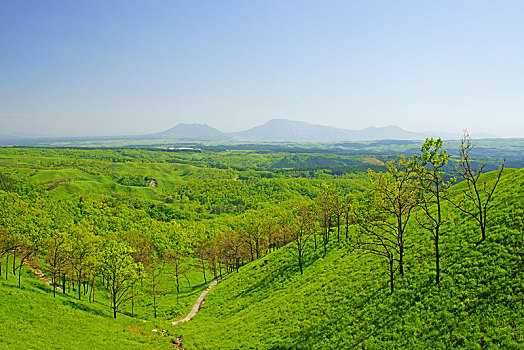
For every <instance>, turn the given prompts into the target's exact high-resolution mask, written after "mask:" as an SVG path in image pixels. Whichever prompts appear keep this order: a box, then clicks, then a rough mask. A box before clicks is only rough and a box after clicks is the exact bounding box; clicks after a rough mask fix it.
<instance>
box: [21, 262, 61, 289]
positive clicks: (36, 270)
mask: <svg viewBox="0 0 524 350" xmlns="http://www.w3.org/2000/svg"><path fill="white" fill-rule="evenodd" d="M29 267H30V268H31V270H33V273H34V274H35V275H36V277H38V279H39V280H40V281H42V282H44V283H45V284H47V285H49V286H51V287H52V286H53V282H52V281H51V280H50V279H49V278H48V277H47V276H46V275H44V273H43V272H42V270H40V269H39V268H38V266H37V265H36V263H35V262H34V261H29ZM56 290H59V291H62V288H60V287H58V286H56Z"/></svg>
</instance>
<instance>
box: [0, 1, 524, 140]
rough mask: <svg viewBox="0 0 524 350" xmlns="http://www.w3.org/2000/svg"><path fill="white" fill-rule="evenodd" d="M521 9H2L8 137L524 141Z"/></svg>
mask: <svg viewBox="0 0 524 350" xmlns="http://www.w3.org/2000/svg"><path fill="white" fill-rule="evenodd" d="M523 13H524V2H522V1H504V0H501V1H482V0H470V1H468V0H461V1H456V0H453V1H429V0H428V1H424V0H413V1H409V0H401V1H391V0H387V1H374V0H370V1H363V0H362V1H349V0H344V1H329V0H328V1H307V0H300V1H286V0H277V1H270V0H267V1H243V0H239V1H227V0H223V1H198V0H196V1H175V0H166V1H156V0H152V1H131V0H122V1H111V0H104V1H98V0H90V1H53V0H49V1H40V0H38V1H30V0H27V1H15V0H6V1H2V2H1V3H0V52H1V54H0V135H18V136H22V135H23V136H101V135H125V134H148V133H154V132H160V131H163V130H166V129H169V128H171V127H173V126H175V125H177V124H178V123H205V124H208V125H210V126H212V127H215V128H218V129H219V130H221V131H225V132H230V131H239V130H243V129H247V128H250V127H254V126H256V125H260V124H262V123H264V122H266V121H268V120H269V119H272V118H286V119H291V120H301V121H306V122H310V123H313V124H321V125H330V126H335V127H340V128H347V129H363V128H366V127H369V126H376V127H380V126H388V125H398V126H400V127H402V128H404V129H407V130H411V131H446V132H455V133H461V132H462V130H464V129H467V130H468V131H470V132H472V133H473V132H486V133H489V134H492V135H496V136H500V137H524V21H523V20H522V14H523Z"/></svg>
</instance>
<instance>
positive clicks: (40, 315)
mask: <svg viewBox="0 0 524 350" xmlns="http://www.w3.org/2000/svg"><path fill="white" fill-rule="evenodd" d="M0 293H1V295H2V298H1V299H0V320H1V321H0V348H1V349H172V346H171V345H170V343H171V342H170V339H171V337H169V334H168V335H167V336H164V337H162V336H161V335H160V334H161V333H154V332H151V329H153V328H159V324H158V323H155V322H142V321H140V320H137V319H133V318H131V317H127V316H125V315H119V316H118V318H117V319H116V320H115V319H113V318H112V316H111V313H110V310H109V309H108V308H107V307H105V305H101V304H99V303H92V304H90V303H88V302H86V301H78V300H75V299H74V298H73V297H71V296H69V295H62V294H57V297H56V298H53V291H52V288H51V287H49V286H47V285H46V284H44V283H43V282H41V281H39V280H38V279H36V278H34V277H32V276H30V275H29V273H28V272H25V274H24V275H23V276H22V288H21V289H19V288H18V278H17V277H16V276H10V278H9V280H8V281H5V279H3V280H2V281H1V282H0ZM164 328H167V327H165V326H164ZM160 329H163V328H160Z"/></svg>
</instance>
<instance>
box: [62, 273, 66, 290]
mask: <svg viewBox="0 0 524 350" xmlns="http://www.w3.org/2000/svg"><path fill="white" fill-rule="evenodd" d="M62 292H63V293H64V294H65V293H66V274H65V272H64V273H62Z"/></svg>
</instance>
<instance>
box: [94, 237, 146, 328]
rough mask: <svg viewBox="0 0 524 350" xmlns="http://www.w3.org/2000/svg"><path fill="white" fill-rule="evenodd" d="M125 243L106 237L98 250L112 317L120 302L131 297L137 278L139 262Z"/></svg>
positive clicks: (114, 315)
mask: <svg viewBox="0 0 524 350" xmlns="http://www.w3.org/2000/svg"><path fill="white" fill-rule="evenodd" d="M131 252H132V250H131V249H130V248H129V246H127V245H126V244H125V243H123V242H121V241H117V240H115V239H112V238H108V239H107V240H106V241H105V242H104V243H103V245H102V249H101V251H100V257H99V262H100V270H101V272H102V274H103V275H104V277H105V279H106V281H107V289H108V292H109V295H110V297H111V308H112V309H113V317H114V318H116V313H117V311H118V310H119V308H120V306H121V304H122V303H124V302H125V301H127V300H129V299H130V298H131V295H130V292H131V290H132V287H133V285H134V283H135V282H136V280H137V279H138V270H139V264H137V263H136V262H135V261H134V259H133V258H132V257H131V255H130V253H131Z"/></svg>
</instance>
